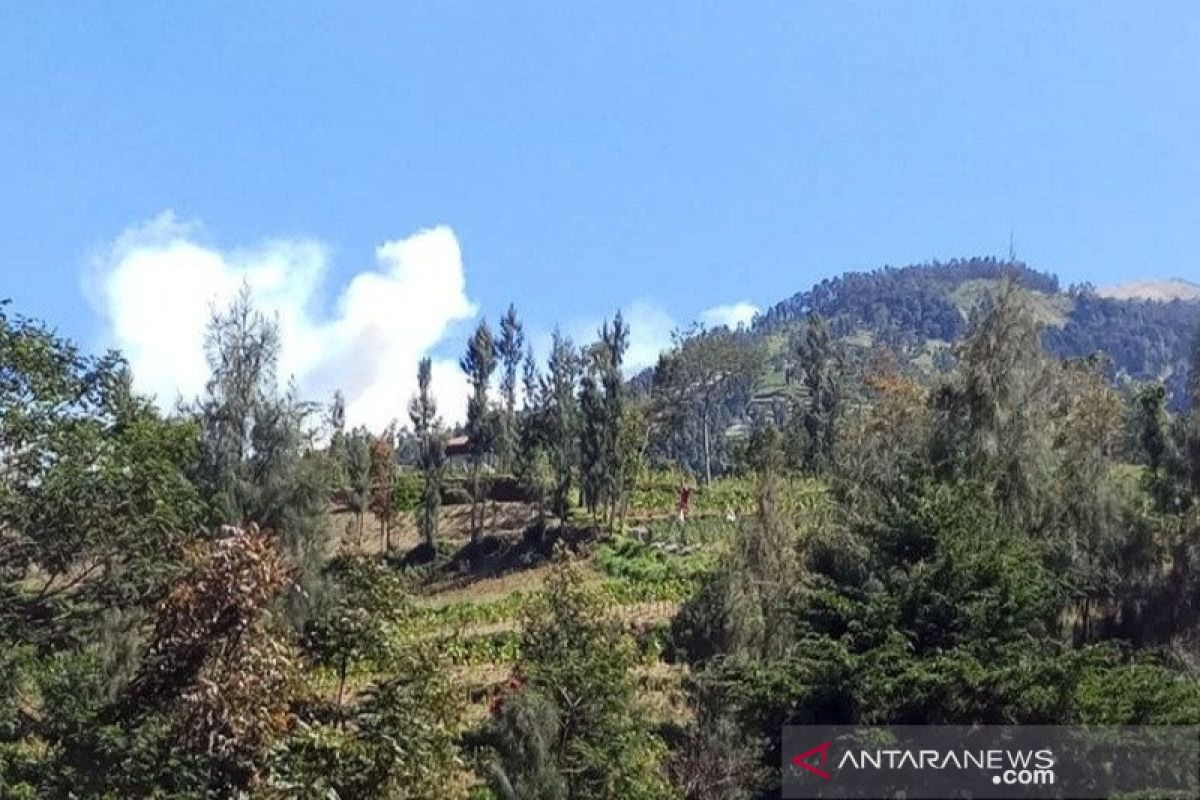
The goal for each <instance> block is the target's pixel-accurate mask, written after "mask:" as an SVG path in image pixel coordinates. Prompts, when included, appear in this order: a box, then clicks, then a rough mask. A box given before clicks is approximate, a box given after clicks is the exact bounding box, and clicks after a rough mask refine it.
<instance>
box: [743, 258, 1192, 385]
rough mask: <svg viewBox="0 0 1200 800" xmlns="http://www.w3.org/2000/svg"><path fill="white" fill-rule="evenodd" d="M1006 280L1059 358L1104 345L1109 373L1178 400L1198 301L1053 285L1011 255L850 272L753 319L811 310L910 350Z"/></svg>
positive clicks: (786, 319)
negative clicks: (1163, 387) (1158, 386)
mask: <svg viewBox="0 0 1200 800" xmlns="http://www.w3.org/2000/svg"><path fill="white" fill-rule="evenodd" d="M1005 279H1007V280H1011V281H1013V282H1014V283H1015V284H1016V285H1017V286H1019V287H1021V288H1022V289H1025V290H1027V291H1028V292H1029V293H1030V294H1031V297H1032V300H1033V303H1034V306H1035V309H1036V311H1037V313H1038V316H1039V319H1040V321H1041V322H1043V323H1044V325H1045V330H1044V333H1043V342H1044V344H1045V346H1046V349H1047V350H1049V351H1050V352H1051V353H1053V354H1055V355H1058V356H1061V357H1063V358H1077V357H1082V356H1087V355H1091V354H1093V353H1104V354H1105V355H1106V356H1107V357H1108V359H1109V363H1108V364H1107V365H1106V367H1105V370H1106V373H1107V374H1108V375H1109V376H1110V377H1111V378H1114V379H1120V380H1132V381H1156V380H1161V381H1164V382H1165V383H1166V384H1167V387H1168V391H1169V393H1170V396H1171V399H1172V402H1173V404H1174V405H1175V407H1176V408H1182V407H1183V404H1184V403H1185V402H1186V399H1187V398H1186V387H1185V376H1186V374H1187V359H1188V347H1189V345H1190V335H1191V331H1192V329H1193V328H1194V327H1195V325H1196V321H1197V319H1200V300H1197V299H1195V298H1192V299H1186V300H1185V299H1172V300H1153V299H1143V298H1140V297H1132V296H1126V297H1123V298H1121V299H1117V298H1114V297H1105V296H1101V295H1100V294H1098V293H1097V290H1096V289H1095V287H1092V286H1087V285H1085V286H1072V287H1070V288H1069V289H1066V290H1062V289H1061V288H1060V286H1059V282H1058V279H1057V278H1056V277H1054V276H1053V275H1048V274H1046V273H1041V272H1037V271H1035V270H1033V269H1031V268H1029V267H1028V266H1026V265H1025V264H1023V263H1020V262H1008V261H1000V260H998V259H995V258H972V259H963V260H953V261H950V262H947V263H938V262H933V263H928V264H919V265H914V266H909V267H903V268H893V267H884V268H882V269H879V270H875V271H872V272H851V273H847V274H845V275H843V276H841V277H840V278H833V279H829V280H825V281H822V282H821V283H819V284H817V285H816V286H814V287H813V288H812V289H809V290H808V291H805V292H801V293H799V294H796V295H794V296H792V297H791V298H789V299H787V300H785V301H783V302H781V303H778V304H776V305H775V306H773V307H771V308H770V309H768V310H767V311H766V312H765V313H763V314H762V315H761V316H760V317H759V318H758V319H757V320H756V321H755V323H754V326H753V327H754V331H755V332H756V333H758V334H760V335H771V334H774V333H778V332H779V331H781V330H787V329H788V328H789V327H790V326H792V325H794V323H796V322H797V321H798V320H803V319H804V318H805V317H807V316H808V315H809V314H814V313H815V314H820V315H821V316H823V317H825V318H826V319H828V320H829V321H830V324H831V327H832V329H833V333H834V335H836V336H839V337H845V338H849V339H856V340H857V342H858V343H860V344H864V345H866V344H870V345H884V346H887V347H889V348H892V349H893V350H895V351H898V352H901V353H907V354H909V355H910V356H911V357H914V358H917V357H919V356H921V355H922V354H926V355H928V354H930V353H934V354H936V353H937V352H938V349H937V348H938V345H939V344H941V343H949V342H956V341H958V340H960V339H961V338H962V337H963V336H964V335H965V334H966V332H967V331H968V330H969V329H970V318H971V314H972V313H973V312H974V311H976V310H978V308H979V301H980V299H981V298H982V297H983V296H985V294H986V290H987V289H988V288H991V289H994V288H995V286H996V284H997V283H998V282H999V281H1001V280H1005ZM939 363H941V364H942V365H943V366H944V362H939Z"/></svg>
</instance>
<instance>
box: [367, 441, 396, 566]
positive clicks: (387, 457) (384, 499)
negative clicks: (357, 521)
mask: <svg viewBox="0 0 1200 800" xmlns="http://www.w3.org/2000/svg"><path fill="white" fill-rule="evenodd" d="M395 480H396V430H395V428H394V427H393V426H390V425H389V426H388V428H387V430H385V431H384V432H383V433H382V434H380V435H379V436H377V437H375V439H374V440H373V441H372V442H371V510H372V511H373V512H374V513H375V518H376V519H378V520H379V539H380V541H379V544H380V548H381V549H382V551H383V552H384V553H387V552H388V551H390V550H391V549H392V516H393V514H394V513H395V507H394V505H393V499H392V486H393V484H394V483H395Z"/></svg>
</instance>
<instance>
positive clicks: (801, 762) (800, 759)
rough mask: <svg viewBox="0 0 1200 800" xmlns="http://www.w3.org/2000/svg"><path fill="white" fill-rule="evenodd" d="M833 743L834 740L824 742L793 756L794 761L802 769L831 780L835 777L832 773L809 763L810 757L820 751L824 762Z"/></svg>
mask: <svg viewBox="0 0 1200 800" xmlns="http://www.w3.org/2000/svg"><path fill="white" fill-rule="evenodd" d="M831 744H832V742H823V743H822V744H819V745H817V746H816V747H814V748H812V749H811V750H805V751H804V752H803V753H801V754H800V755H798V756H796V757H795V758H793V759H792V763H793V764H795V765H796V766H797V767H800V768H801V769H806V770H808V771H809V772H811V773H812V774H813V775H819V776H820V777H822V778H824V779H825V780H830V779H832V778H833V776H832V775H830V774H829V773H828V772H826V771H825V770H823V769H818V768H817V767H814V766H813V765H812V764H810V763H808V759H809V758H810V757H811V756H815V755H817V754H818V753H819V754H820V756H821V763H822V764H824V763H825V759H826V758H828V757H829V745H831Z"/></svg>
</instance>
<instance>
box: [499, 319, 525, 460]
mask: <svg viewBox="0 0 1200 800" xmlns="http://www.w3.org/2000/svg"><path fill="white" fill-rule="evenodd" d="M496 353H497V355H498V356H499V357H500V365H501V368H502V370H503V371H502V373H501V375H500V399H501V401H502V403H503V405H502V407H501V414H500V426H499V430H498V431H497V440H496V454H497V456H498V458H499V460H500V468H501V469H502V470H505V471H509V472H511V471H512V469H513V467H514V463H515V460H516V451H517V380H518V377H519V376H518V372H519V370H520V368H521V357H522V356H523V355H524V353H525V330H524V327H523V326H522V325H521V321H520V319H518V318H517V309H516V307H515V306H513V305H509V307H508V311H506V312H505V313H504V316H503V317H501V318H500V338H499V339H498V340H497V342H496Z"/></svg>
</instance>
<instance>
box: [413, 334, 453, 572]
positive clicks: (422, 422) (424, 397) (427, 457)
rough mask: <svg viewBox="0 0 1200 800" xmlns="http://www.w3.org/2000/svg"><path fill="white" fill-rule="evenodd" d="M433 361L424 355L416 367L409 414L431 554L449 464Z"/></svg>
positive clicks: (423, 526) (423, 521)
mask: <svg viewBox="0 0 1200 800" xmlns="http://www.w3.org/2000/svg"><path fill="white" fill-rule="evenodd" d="M432 380H433V370H432V362H431V361H430V359H429V358H428V357H425V358H422V359H421V363H420V365H419V366H418V367H417V394H416V395H415V396H414V397H413V398H412V400H411V401H410V402H409V404H408V416H409V419H411V420H412V424H413V431H414V432H415V433H416V435H417V443H418V448H419V454H418V459H419V464H420V467H421V474H422V477H423V486H422V490H421V507H420V517H419V519H418V522H417V528H418V529H419V530H420V532H421V537H422V538H423V539H424V540H425V546H426V547H427V548H428V549H429V550H430V552H431V554H432V551H433V549H434V547H435V546H436V545H437V532H438V514H439V511H440V509H441V504H442V474H443V472H444V471H445V465H446V443H445V440H444V437H443V435H442V421H441V419H440V418H439V417H438V415H437V401H436V400H435V399H434V397H433V392H432V391H431V388H430V387H431V384H432Z"/></svg>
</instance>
